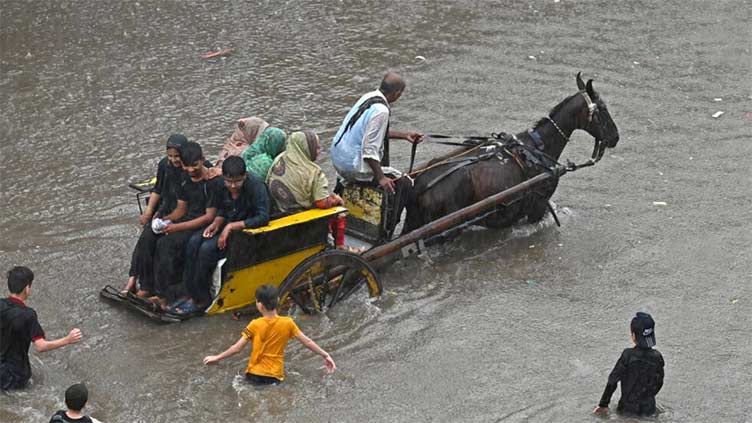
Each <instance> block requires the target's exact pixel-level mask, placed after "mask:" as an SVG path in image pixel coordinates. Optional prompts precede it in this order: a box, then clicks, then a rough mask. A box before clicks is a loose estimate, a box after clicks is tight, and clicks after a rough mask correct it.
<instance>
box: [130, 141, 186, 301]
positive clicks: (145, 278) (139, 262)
mask: <svg viewBox="0 0 752 423" xmlns="http://www.w3.org/2000/svg"><path fill="white" fill-rule="evenodd" d="M187 142H188V140H187V139H186V138H185V136H183V135H182V134H173V135H170V137H169V138H168V139H167V157H165V158H163V159H162V160H160V161H159V164H158V165H157V182H156V184H154V189H153V190H152V192H151V194H150V195H149V204H147V206H146V210H145V211H144V213H143V214H142V215H141V216H139V218H138V222H139V223H140V224H141V225H143V230H142V231H141V236H140V237H139V238H138V242H136V247H135V248H134V249H133V254H132V256H131V267H130V270H129V271H128V282H127V283H126V285H125V287H124V288H123V290H122V291H121V294H126V293H128V292H132V291H135V290H136V282H137V281H138V282H139V283H140V285H141V290H140V291H141V295H143V294H144V291H152V290H153V288H154V264H153V258H154V249H155V248H156V245H157V240H159V238H160V237H161V236H162V235H161V234H155V233H154V232H153V231H152V230H151V220H152V219H153V218H155V217H160V216H167V215H169V214H170V213H172V211H173V210H175V207H176V206H177V202H178V197H177V191H178V187H179V186H180V181H181V178H182V175H183V167H182V163H181V161H180V150H181V149H182V148H183V146H185V143H187Z"/></svg>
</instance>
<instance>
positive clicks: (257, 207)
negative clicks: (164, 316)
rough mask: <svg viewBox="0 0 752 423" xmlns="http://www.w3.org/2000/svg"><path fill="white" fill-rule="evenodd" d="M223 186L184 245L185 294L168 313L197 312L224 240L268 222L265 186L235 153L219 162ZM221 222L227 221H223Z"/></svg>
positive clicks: (206, 294) (202, 305) (207, 299)
mask: <svg viewBox="0 0 752 423" xmlns="http://www.w3.org/2000/svg"><path fill="white" fill-rule="evenodd" d="M221 180H223V182H224V186H223V187H222V188H221V190H220V194H219V202H218V206H219V210H218V214H217V216H216V217H215V218H214V221H213V222H212V223H211V224H210V225H209V226H208V227H207V228H206V229H205V230H204V231H196V232H194V233H193V235H191V238H190V240H189V241H188V244H187V246H186V252H185V254H186V260H185V266H184V269H183V283H184V285H185V288H186V292H187V294H188V297H186V298H184V299H183V301H180V302H178V304H177V305H176V307H175V309H174V310H172V312H173V313H174V314H176V315H179V316H185V317H188V316H190V315H193V314H197V313H201V312H202V310H204V309H205V308H206V307H207V306H208V305H209V302H210V301H211V299H212V298H211V294H210V292H209V289H210V286H211V276H212V273H213V271H214V268H215V267H216V266H217V262H218V261H219V260H220V259H221V258H222V257H223V256H224V250H225V247H226V246H227V239H228V238H229V236H230V233H231V232H233V231H239V230H243V229H246V228H258V227H261V226H265V225H267V224H268V223H269V208H270V207H269V206H270V201H269V193H268V191H267V189H266V185H265V184H264V183H263V182H262V181H261V180H260V179H258V178H257V177H256V176H254V175H253V174H252V173H251V172H247V171H246V167H245V162H244V161H243V159H241V158H240V157H238V156H230V157H227V158H226V159H225V160H224V161H223V162H222V178H221ZM225 222H227V223H226V224H225Z"/></svg>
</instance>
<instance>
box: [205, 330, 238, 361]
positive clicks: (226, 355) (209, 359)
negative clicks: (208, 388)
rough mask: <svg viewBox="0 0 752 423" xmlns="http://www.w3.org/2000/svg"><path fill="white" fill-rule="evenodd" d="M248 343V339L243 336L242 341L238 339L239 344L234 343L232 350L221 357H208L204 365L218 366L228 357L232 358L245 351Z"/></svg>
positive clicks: (229, 349) (220, 355) (228, 350)
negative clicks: (217, 364)
mask: <svg viewBox="0 0 752 423" xmlns="http://www.w3.org/2000/svg"><path fill="white" fill-rule="evenodd" d="M247 343H248V339H246V338H245V337H243V336H241V337H240V339H238V342H236V343H234V344H233V345H232V346H231V347H230V348H228V349H227V350H225V352H223V353H222V354H219V355H207V356H206V357H204V364H206V365H209V364H216V363H219V362H220V361H222V360H224V359H225V358H227V357H231V356H233V355H235V354H237V353H239V352H241V351H243V347H245V344H247Z"/></svg>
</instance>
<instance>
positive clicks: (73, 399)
mask: <svg viewBox="0 0 752 423" xmlns="http://www.w3.org/2000/svg"><path fill="white" fill-rule="evenodd" d="M88 400H89V390H88V389H86V385H84V384H83V383H77V384H75V385H73V386H71V387H70V388H68V389H66V390H65V406H66V407H67V408H68V409H67V410H58V411H57V412H56V413H55V414H53V415H52V418H51V419H50V423H73V422H76V423H92V422H93V420H92V418H91V417H89V416H85V415H84V414H83V413H82V412H81V410H83V409H84V407H85V406H86V401H88Z"/></svg>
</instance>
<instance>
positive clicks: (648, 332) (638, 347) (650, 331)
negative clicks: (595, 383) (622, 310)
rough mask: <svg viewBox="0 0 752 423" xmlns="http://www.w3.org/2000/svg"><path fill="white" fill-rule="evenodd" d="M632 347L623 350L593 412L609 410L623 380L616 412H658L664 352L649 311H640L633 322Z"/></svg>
mask: <svg viewBox="0 0 752 423" xmlns="http://www.w3.org/2000/svg"><path fill="white" fill-rule="evenodd" d="M630 329H631V331H632V342H633V343H634V344H635V346H634V347H632V348H627V349H625V350H624V351H623V352H622V353H621V357H619V361H617V362H616V366H614V370H612V371H611V374H610V375H608V384H607V385H606V389H605V390H604V391H603V396H602V397H601V401H600V402H599V403H598V406H597V407H596V408H595V410H594V411H593V413H595V414H599V415H603V414H607V413H608V403H609V402H610V401H611V395H613V393H614V391H615V390H616V384H617V383H618V382H621V398H620V399H619V405H618V406H617V407H616V412H617V413H620V414H622V413H623V414H632V415H637V416H649V415H652V414H655V412H656V408H655V396H656V394H658V392H659V391H660V390H661V387H662V386H663V367H664V364H665V363H664V362H663V356H661V353H660V352H658V350H655V349H653V347H654V346H655V322H654V321H653V318H652V317H651V316H650V315H649V314H648V313H637V315H636V316H635V317H634V318H633V319H632V324H631V325H630Z"/></svg>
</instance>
